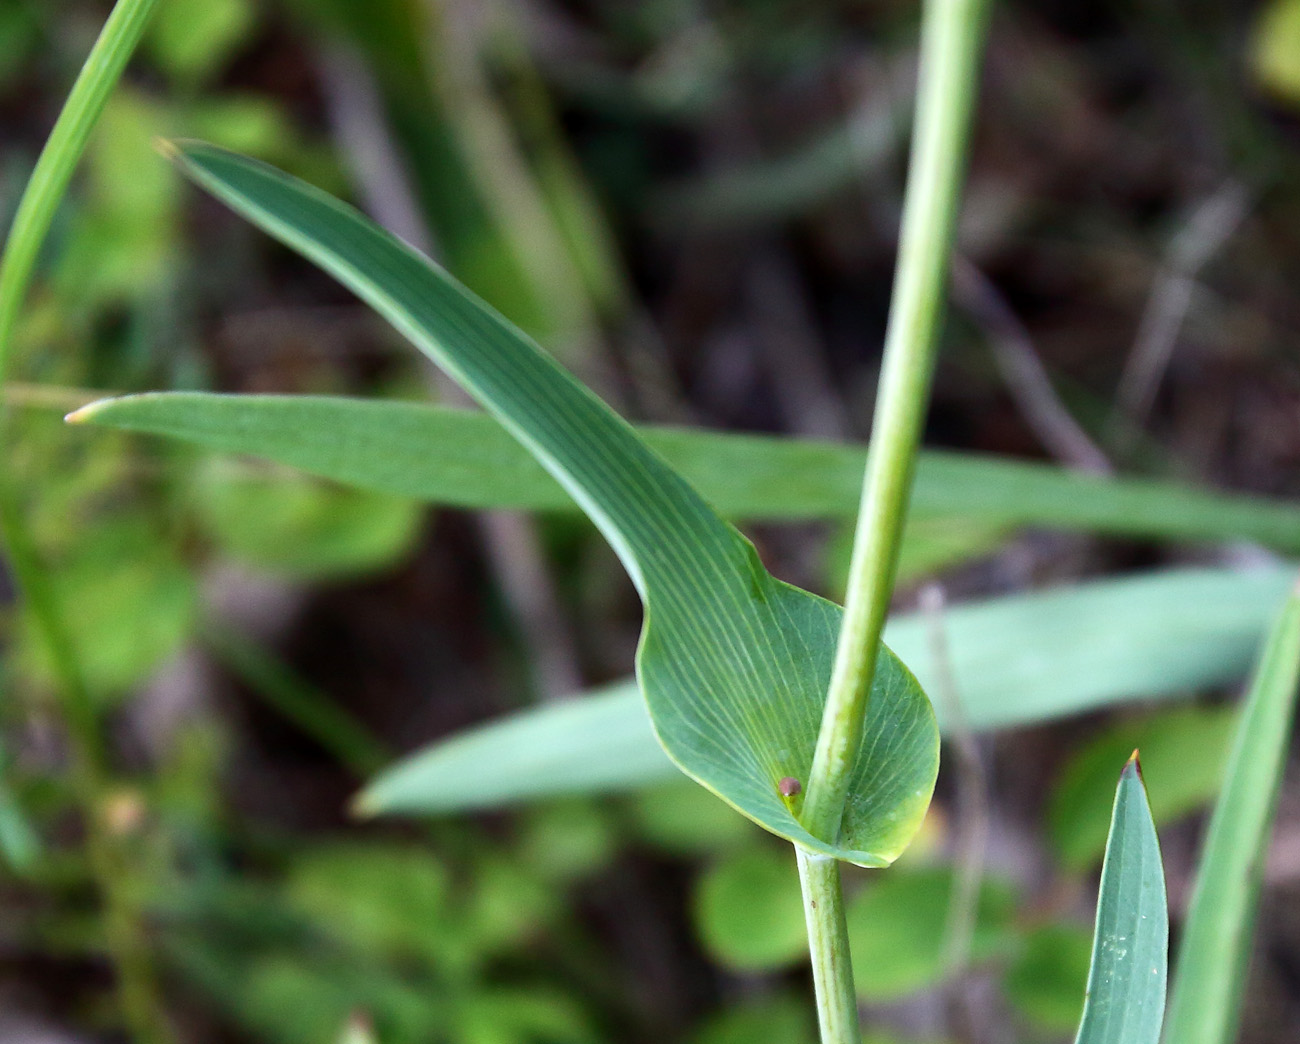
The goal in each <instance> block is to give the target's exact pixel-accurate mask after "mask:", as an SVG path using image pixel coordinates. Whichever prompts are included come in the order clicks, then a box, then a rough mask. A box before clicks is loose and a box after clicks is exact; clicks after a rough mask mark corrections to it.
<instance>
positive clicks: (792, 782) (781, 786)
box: [776, 776, 803, 798]
mask: <svg viewBox="0 0 1300 1044" xmlns="http://www.w3.org/2000/svg"><path fill="white" fill-rule="evenodd" d="M776 789H777V790H779V791H780V792H781V794H782V796H784V797H788V798H790V797H794V796H795V795H796V794H800V793H802V792H803V784H802V783H800V782H799V781H798V780H797V779H795V778H794V776H782V777H781V782H780V783H778V784H777V785H776Z"/></svg>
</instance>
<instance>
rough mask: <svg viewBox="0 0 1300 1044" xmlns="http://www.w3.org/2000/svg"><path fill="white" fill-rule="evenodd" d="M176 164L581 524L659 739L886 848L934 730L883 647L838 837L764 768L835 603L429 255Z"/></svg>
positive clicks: (863, 842) (755, 808)
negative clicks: (354, 306) (549, 485)
mask: <svg viewBox="0 0 1300 1044" xmlns="http://www.w3.org/2000/svg"><path fill="white" fill-rule="evenodd" d="M176 158H177V160H178V162H179V163H180V165H181V167H182V169H183V170H184V171H185V172H186V173H187V174H188V175H189V176H190V177H191V178H193V179H194V180H195V181H196V182H198V183H199V184H200V185H202V186H203V187H204V188H206V189H208V190H209V191H211V192H212V193H213V194H214V195H216V196H217V197H218V198H220V199H221V200H223V201H224V202H226V203H227V204H229V205H230V206H231V207H233V208H234V209H235V210H237V211H238V212H239V213H241V214H243V215H244V216H245V217H247V218H249V219H250V220H251V221H253V222H254V223H255V224H257V225H259V226H261V227H262V228H263V229H265V230H266V231H267V232H269V233H270V234H272V235H273V236H275V237H276V238H278V239H280V240H281V241H282V242H284V243H285V244H287V245H288V246H290V247H292V248H293V249H294V250H297V251H298V252H299V253H301V254H303V255H304V256H306V257H307V258H309V259H310V260H312V261H314V262H315V263H316V264H318V265H320V266H321V267H322V268H324V269H325V270H326V271H328V272H329V273H331V274H332V275H334V276H335V277H336V278H337V279H339V280H340V281H341V282H342V283H344V284H345V285H346V286H348V287H349V288H351V289H352V290H353V291H354V292H356V293H357V294H358V295H359V296H360V297H361V298H362V299H363V300H365V301H366V302H367V303H368V304H370V305H371V306H372V307H373V308H375V310H376V311H378V312H379V313H380V314H381V315H383V316H384V317H385V318H386V319H388V321H389V322H391V323H392V324H393V325H394V326H395V327H396V328H397V329H398V330H400V331H401V332H402V333H404V334H405V335H406V336H407V337H408V338H409V339H410V340H411V341H412V342H413V343H414V344H415V345H417V346H418V347H419V348H420V349H421V350H422V351H423V352H425V354H427V355H428V356H429V357H430V358H432V359H433V360H434V361H435V362H436V363H438V365H439V366H441V367H442V368H443V369H444V370H445V371H446V372H447V373H448V374H449V375H450V376H451V377H453V378H455V379H456V380H457V381H458V382H459V383H460V384H461V385H463V386H464V387H465V389H466V390H467V391H469V392H470V393H471V394H472V395H473V396H474V397H475V398H476V399H478V401H479V402H480V403H482V404H483V406H484V407H486V408H487V409H488V411H489V412H491V413H492V414H493V415H494V416H495V417H496V418H497V419H498V420H499V421H500V422H501V423H502V425H503V426H504V427H505V428H506V429H507V430H508V431H509V432H510V433H511V434H512V435H514V437H515V438H516V439H518V440H519V441H520V442H521V443H523V445H524V446H525V447H526V448H527V449H528V450H529V451H530V452H531V453H532V454H533V455H534V456H535V457H536V458H537V459H538V460H539V461H540V462H541V464H542V465H543V467H545V468H546V470H547V471H549V472H550V473H551V475H552V476H553V477H554V478H555V479H556V480H557V481H558V482H559V483H560V484H561V485H562V486H563V487H564V488H565V489H566V490H567V491H568V493H569V494H570V496H572V497H573V499H574V500H576V501H577V502H578V504H579V505H580V506H581V507H582V509H583V510H584V511H585V512H586V513H587V514H588V515H589V516H590V517H591V519H592V521H593V522H595V524H596V525H597V526H598V527H599V528H600V530H601V532H602V533H603V535H604V536H605V538H606V539H607V540H608V541H609V542H610V544H611V545H612V546H613V548H614V550H615V551H616V552H617V553H618V555H619V558H620V559H621V560H622V562H623V565H624V567H625V568H626V569H627V571H628V573H629V574H630V575H631V577H632V580H633V583H634V584H635V585H636V587H637V590H638V591H639V592H640V594H641V597H642V601H643V602H644V604H645V624H644V628H643V630H642V634H641V642H640V646H639V648H638V651H637V676H638V680H639V682H640V685H641V688H642V692H643V693H644V694H645V697H646V702H647V705H648V706H649V708H650V717H651V721H652V723H653V725H654V728H655V732H656V734H657V735H658V737H659V740H660V742H661V743H662V744H663V746H664V749H665V750H666V751H667V752H668V754H669V756H670V757H671V758H672V759H673V760H674V761H675V762H676V763H677V765H678V766H679V767H680V768H681V769H682V771H684V772H686V773H687V774H688V775H690V776H691V777H692V778H694V779H696V780H697V781H698V782H700V783H701V784H703V785H704V786H706V787H708V788H709V789H710V790H713V791H714V792H715V793H717V794H718V795H720V796H721V797H723V798H724V799H725V800H727V801H729V802H730V803H731V804H733V805H735V807H736V808H738V809H739V810H740V811H742V812H744V813H745V814H746V815H748V816H750V817H751V818H752V819H754V820H756V821H757V822H758V823H760V824H761V825H763V826H764V827H766V828H767V829H768V830H771V831H772V832H773V833H776V834H778V835H780V836H782V837H785V838H788V839H790V840H792V841H794V842H796V843H798V844H802V845H804V846H805V847H807V848H809V849H812V850H815V851H819V852H823V853H827V854H831V855H834V856H836V857H838V858H842V859H847V860H851V861H853V862H856V863H861V864H863V865H869V866H880V865H884V864H887V863H889V862H890V861H892V860H893V859H894V858H895V857H896V856H897V855H898V853H899V852H901V851H902V849H903V848H904V847H905V846H906V844H907V842H908V841H909V840H910V839H911V836H912V834H913V833H914V832H915V830H916V828H917V827H918V826H919V824H920V821H921V819H922V817H923V815H924V813H925V809H926V807H927V805H928V804H929V799H930V794H931V792H932V790H933V787H934V779H935V775H936V773H937V769H938V741H939V737H938V730H937V728H936V726H935V723H934V716H933V713H932V711H931V709H930V704H929V701H928V700H927V699H926V698H925V694H924V693H923V692H922V691H921V689H920V687H919V686H918V685H917V683H916V681H915V679H914V678H913V677H912V676H911V674H910V673H909V672H908V671H907V668H905V667H904V666H903V665H902V663H900V662H899V661H898V660H897V658H895V657H894V656H893V655H892V654H887V655H884V656H882V657H881V658H880V667H879V668H878V669H877V672H876V676H875V678H874V679H873V684H872V700H871V707H870V711H869V714H868V721H867V731H866V737H867V738H866V740H865V741H864V743H863V746H862V749H861V750H860V752H859V755H858V759H857V762H856V764H855V768H854V773H853V781H852V786H851V789H850V797H849V802H848V806H847V808H846V810H845V815H844V820H843V823H842V825H841V831H840V837H839V843H838V844H834V845H832V844H828V843H827V842H826V841H824V840H821V839H818V838H815V837H813V836H812V835H811V834H810V833H809V832H808V831H807V830H805V829H804V827H803V826H802V824H801V823H800V822H799V820H798V818H797V816H796V810H795V809H794V808H793V807H791V804H788V803H787V800H786V799H785V798H783V796H782V794H781V792H780V790H779V784H780V781H781V780H782V779H783V778H784V777H787V776H792V777H794V778H796V779H806V778H807V774H808V770H809V767H810V765H811V761H812V754H813V748H814V745H815V742H816V737H817V730H818V725H819V722H820V718H821V709H822V704H823V702H824V694H825V692H826V687H827V684H828V682H829V678H830V668H831V660H832V657H833V654H834V646H835V641H836V636H837V634H838V632H839V618H840V610H839V608H838V607H836V606H835V605H833V604H832V603H830V602H827V601H825V600H823V599H821V598H817V597H816V596H814V595H811V594H809V593H808V592H806V591H801V590H798V589H797V588H794V587H791V586H789V585H788V584H784V583H781V582H780V581H778V580H776V579H774V578H773V577H772V576H771V575H770V574H769V573H768V572H767V570H766V569H764V568H763V565H762V563H761V562H760V561H759V559H758V555H757V553H756V552H755V550H754V548H753V546H752V545H751V544H750V543H749V541H747V540H746V539H745V538H744V537H742V536H741V535H740V533H738V532H737V531H736V530H735V529H734V528H732V527H731V526H730V525H728V524H727V523H725V522H723V521H722V520H721V519H720V518H719V517H718V516H717V515H716V514H715V513H714V512H713V510H712V509H711V508H709V506H708V505H707V504H706V503H705V502H704V501H703V500H702V499H701V498H700V497H699V495H698V494H697V493H696V492H695V491H694V490H693V489H692V488H691V487H690V486H689V485H688V484H687V483H686V481H685V480H684V479H682V478H681V476H679V475H678V474H677V473H676V472H675V471H673V470H672V468H671V467H669V466H668V465H667V464H666V463H665V462H664V461H663V460H662V459H661V458H660V457H659V456H658V455H656V454H655V453H654V452H653V451H652V450H650V449H649V448H648V447H647V446H646V445H645V444H644V443H643V442H642V441H641V440H640V439H639V438H638V437H637V435H636V433H635V432H634V431H633V430H632V428H631V426H630V425H628V424H627V423H626V422H625V421H623V420H622V419H621V418H620V417H618V415H617V414H615V413H614V412H613V411H612V410H610V409H609V408H608V407H607V406H606V405H605V404H604V403H602V402H601V401H600V400H599V399H598V398H596V396H595V395H593V394H592V393H591V392H590V391H589V390H588V389H587V388H585V387H584V386H583V385H581V384H580V383H578V381H576V380H575V379H574V378H573V377H572V376H571V375H570V374H568V373H567V372H566V371H564V370H563V369H561V368H560V367H559V366H558V365H557V364H556V363H555V362H554V361H553V360H551V359H550V357H548V356H547V355H546V354H545V353H544V352H542V350H541V349H540V348H538V347H537V346H536V345H534V344H533V343H532V342H531V341H529V340H528V339H527V338H526V337H525V336H524V335H523V334H522V333H521V332H520V331H519V330H518V329H516V328H515V327H513V326H511V325H510V324H509V323H508V322H506V321H505V320H504V319H502V318H501V317H500V316H499V315H497V314H496V313H494V312H492V311H491V310H490V309H489V308H488V307H487V306H486V305H484V304H483V303H482V302H481V301H479V300H478V299H477V298H475V297H474V296H473V295H472V294H470V293H469V291H468V290H466V289H465V288H464V287H462V286H460V285H459V284H458V283H456V282H454V281H453V280H452V279H451V278H450V276H448V275H447V274H446V273H445V272H443V271H442V270H441V269H439V268H437V267H436V266H435V265H433V263H432V262H430V261H429V260H428V259H426V258H424V257H422V256H421V255H419V254H418V253H416V252H415V251H414V250H412V249H411V248H410V247H408V246H406V245H405V244H403V243H402V242H400V241H399V240H397V239H396V238H395V237H393V236H391V235H389V234H388V233H386V232H384V231H383V230H381V229H380V228H378V227H377V226H375V225H374V224H373V223H371V222H369V221H368V220H366V219H365V218H363V217H362V216H361V215H360V214H358V213H357V212H356V211H355V210H353V209H351V208H350V207H347V206H345V205H344V204H342V203H340V202H339V201H338V200H335V199H333V198H331V197H330V196H328V195H326V194H324V193H322V192H320V191H318V190H316V189H313V188H311V187H310V186H307V185H305V184H303V183H302V182H299V181H297V180H295V179H292V178H290V177H288V176H287V175H285V174H283V173H281V172H279V171H276V170H274V169H273V168H271V167H267V166H265V165H263V164H260V163H256V162H254V161H251V160H248V159H245V158H243V157H240V156H237V155H235V154H233V153H229V152H225V151H224V150H221V149H217V148H214V147H212V146H209V145H202V144H189V145H185V146H183V147H181V148H179V149H178V150H177V151H176Z"/></svg>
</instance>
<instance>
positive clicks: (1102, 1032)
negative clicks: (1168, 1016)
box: [1075, 751, 1169, 1044]
mask: <svg viewBox="0 0 1300 1044" xmlns="http://www.w3.org/2000/svg"><path fill="white" fill-rule="evenodd" d="M1168 951H1169V911H1168V906H1167V904H1166V899H1165V875H1164V870H1163V868H1162V866H1161V863H1160V844H1159V842H1158V841H1157V840H1156V827H1155V823H1153V822H1152V821H1151V809H1150V808H1149V807H1148V806H1147V795H1146V788H1145V787H1144V786H1143V785H1142V772H1141V769H1140V768H1139V767H1138V760H1137V751H1134V752H1133V757H1132V759H1131V760H1130V761H1129V763H1128V764H1127V765H1125V766H1124V771H1123V773H1122V774H1121V775H1120V778H1119V787H1118V789H1117V790H1116V791H1115V811H1114V813H1113V814H1112V816H1111V821H1110V837H1109V839H1108V840H1107V841H1106V861H1105V863H1104V864H1103V866H1102V870H1101V893H1100V895H1099V896H1098V897H1097V928H1096V932H1095V934H1094V935H1093V939H1092V966H1091V968H1090V969H1089V971H1088V999H1087V1001H1086V1002H1085V1003H1084V1007H1083V1019H1082V1021H1081V1022H1080V1023H1079V1035H1078V1037H1077V1038H1075V1044H1159V1040H1160V1024H1161V1022H1162V1021H1163V1019H1164V1014H1165V978H1166V975H1167V974H1168Z"/></svg>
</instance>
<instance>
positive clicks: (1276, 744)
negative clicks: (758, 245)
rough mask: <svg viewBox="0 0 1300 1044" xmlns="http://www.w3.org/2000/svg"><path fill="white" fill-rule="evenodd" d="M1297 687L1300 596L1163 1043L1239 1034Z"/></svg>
mask: <svg viewBox="0 0 1300 1044" xmlns="http://www.w3.org/2000/svg"><path fill="white" fill-rule="evenodd" d="M1298 681H1300V593H1296V592H1293V593H1292V595H1291V597H1290V598H1289V599H1288V600H1287V603H1286V605H1285V606H1284V607H1283V609H1282V613H1281V615H1280V616H1279V617H1278V619H1277V623H1276V625H1275V627H1274V628H1273V632H1272V634H1271V635H1270V637H1269V640H1268V643H1267V644H1266V645H1265V647H1264V651H1263V655H1262V656H1261V658H1260V662H1259V666H1258V668H1257V669H1256V672H1255V677H1254V680H1253V681H1252V682H1251V686H1250V693H1249V695H1248V696H1247V697H1246V707H1245V711H1244V713H1243V716H1242V720H1241V724H1240V725H1239V726H1238V729H1237V735H1236V738H1235V741H1234V743H1233V749H1232V754H1231V756H1230V758H1229V761H1228V772H1227V778H1226V781H1225V783H1224V787H1223V791H1222V793H1221V794H1220V795H1219V801H1218V804H1217V805H1216V806H1215V809H1214V815H1213V817H1212V818H1211V820H1210V829H1209V833H1208V835H1207V837H1206V841H1205V852H1204V854H1203V855H1202V856H1201V863H1200V868H1199V870H1198V872H1197V875H1196V888H1195V891H1194V892H1193V895H1192V904H1191V908H1190V909H1189V911H1188V914H1187V924H1186V926H1185V927H1184V929H1183V935H1182V943H1181V945H1180V950H1179V954H1178V962H1177V965H1176V971H1175V976H1174V988H1173V996H1172V999H1171V1003H1170V1008H1169V1029H1168V1032H1167V1033H1166V1037H1165V1039H1166V1040H1167V1041H1168V1042H1169V1044H1230V1042H1231V1041H1233V1040H1235V1039H1236V1037H1237V1027H1238V1022H1239V1019H1240V1014H1241V998H1242V992H1243V990H1244V988H1245V982H1246V973H1247V971H1248V969H1249V964H1250V940H1251V935H1252V933H1253V930H1254V926H1255V916H1256V908H1257V904H1258V898H1259V886H1260V877H1261V875H1262V874H1263V868H1264V856H1265V852H1266V851H1267V848H1268V838H1269V833H1270V830H1271V828H1272V825H1273V816H1274V813H1275V812H1276V810H1277V795H1278V789H1279V787H1280V786H1281V782H1282V771H1283V769H1284V767H1285V765H1286V755H1287V751H1288V750H1289V749H1290V747H1291V726H1292V723H1293V721H1294V718H1295V701H1296V688H1297V682H1298Z"/></svg>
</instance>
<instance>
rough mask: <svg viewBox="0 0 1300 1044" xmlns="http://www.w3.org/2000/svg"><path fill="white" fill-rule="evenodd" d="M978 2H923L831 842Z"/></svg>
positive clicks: (930, 326) (862, 695) (946, 248)
mask: <svg viewBox="0 0 1300 1044" xmlns="http://www.w3.org/2000/svg"><path fill="white" fill-rule="evenodd" d="M985 7H986V4H985V0H927V2H926V4H925V11H924V15H923V19H922V28H921V62H920V83H919V86H918V90H917V105H916V126H915V130H914V132H913V144H912V160H911V166H910V169H909V171H908V179H907V193H906V196H905V199H904V203H903V226H902V232H901V234H900V237H899V253H898V268H897V274H896V276H895V280H894V293H893V300H892V304H891V307H890V314H889V326H888V329H887V331H886V333H885V352H884V361H883V369H882V371H881V376H880V390H879V393H878V395H877V398H876V415H875V420H874V423H873V424H872V430H871V444H870V454H869V456H868V459H867V471H866V478H865V481H864V483H863V489H862V507H861V511H860V514H859V516H858V526H857V533H856V535H855V537H854V543H853V558H852V562H851V564H850V567H849V582H848V594H847V598H846V601H845V605H844V622H843V624H842V625H841V628H840V639H839V645H838V647H837V648H836V652H835V665H834V668H833V671H832V675H831V683H830V689H829V691H828V693H827V699H826V709H825V711H824V713H823V716H822V724H821V732H820V733H819V735H818V737H817V749H816V753H815V755H814V757H813V764H812V770H811V772H810V775H809V780H808V786H807V796H806V798H805V801H804V813H803V819H804V825H805V826H806V827H807V828H808V830H809V831H810V832H811V833H812V834H814V835H816V836H817V837H820V838H822V839H824V840H826V841H831V842H834V841H835V839H836V836H837V834H838V832H839V825H840V818H841V816H842V815H843V811H844V802H845V798H846V796H847V791H848V785H849V777H850V774H851V773H852V770H853V764H854V760H855V758H856V756H857V752H858V747H859V745H860V744H861V741H862V723H863V721H864V719H865V717H866V711H867V701H868V698H869V695H870V688H871V678H872V675H873V674H874V672H875V668H876V652H877V650H878V648H879V646H880V635H881V632H882V631H883V630H884V626H885V614H886V612H887V611H888V609H889V599H890V596H891V594H892V593H893V586H894V575H895V572H896V570H897V565H898V548H899V543H900V538H901V535H902V530H903V522H904V519H905V518H906V515H907V501H908V496H909V494H910V493H911V487H912V474H913V471H914V469H915V462H916V451H917V446H918V443H919V442H920V435H921V424H922V421H923V419H924V416H925V407H926V402H927V400H928V398H929V388H930V378H931V374H932V373H933V370H934V356H935V346H936V343H937V340H938V331H939V323H940V318H941V315H942V311H943V297H944V287H945V285H946V283H947V278H948V262H949V256H950V254H951V252H952V242H953V235H954V229H955V227H956V217H957V201H958V197H959V195H960V189H961V183H962V177H963V174H964V171H965V166H966V162H965V160H966V141H967V137H968V134H969V127H970V122H971V112H972V110H973V109H974V98H975V93H976V81H977V77H978V72H979V56H980V52H981V43H982V41H983V38H984V32H983V29H984V20H985Z"/></svg>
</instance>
